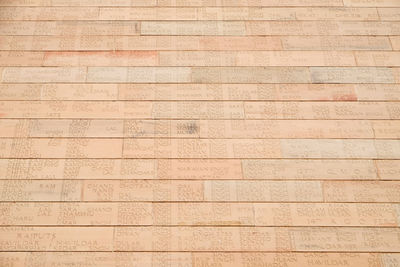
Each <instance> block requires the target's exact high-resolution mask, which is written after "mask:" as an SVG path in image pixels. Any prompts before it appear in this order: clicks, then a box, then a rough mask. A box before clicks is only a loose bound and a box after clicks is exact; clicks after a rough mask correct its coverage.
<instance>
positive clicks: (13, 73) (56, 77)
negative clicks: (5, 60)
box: [2, 67, 86, 83]
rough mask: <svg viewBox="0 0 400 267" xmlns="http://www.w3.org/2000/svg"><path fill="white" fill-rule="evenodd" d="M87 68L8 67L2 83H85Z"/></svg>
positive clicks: (5, 69)
mask: <svg viewBox="0 0 400 267" xmlns="http://www.w3.org/2000/svg"><path fill="white" fill-rule="evenodd" d="M85 79H86V68H79V67H74V68H63V67H60V68H57V67H46V68H41V67H21V68H16V67H7V68H4V70H3V76H2V81H3V82H10V83H21V82H22V83H23V82H28V83H29V82H31V83H37V82H55V83H60V82H85Z"/></svg>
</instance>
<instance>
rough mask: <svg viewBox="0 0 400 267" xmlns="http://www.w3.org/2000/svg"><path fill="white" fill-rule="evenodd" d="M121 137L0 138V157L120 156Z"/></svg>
mask: <svg viewBox="0 0 400 267" xmlns="http://www.w3.org/2000/svg"><path fill="white" fill-rule="evenodd" d="M122 143H123V140H122V139H83V138H82V139H77V138H75V139H59V138H39V139H25V138H24V139H22V138H18V139H10V138H8V139H0V148H1V149H0V158H120V157H121V155H122Z"/></svg>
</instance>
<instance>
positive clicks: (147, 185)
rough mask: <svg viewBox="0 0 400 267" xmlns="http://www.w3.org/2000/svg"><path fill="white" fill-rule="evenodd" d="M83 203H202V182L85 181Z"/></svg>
mask: <svg viewBox="0 0 400 267" xmlns="http://www.w3.org/2000/svg"><path fill="white" fill-rule="evenodd" d="M82 186H83V192H82V196H83V199H82V200H83V201H96V202H97V201H203V200H204V186H203V182H202V181H171V180H168V181H167V180H165V181H163V180H156V181H151V180H126V181H124V180H85V181H83V185H82Z"/></svg>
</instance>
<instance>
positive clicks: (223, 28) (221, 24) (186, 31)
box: [0, 21, 246, 35]
mask: <svg viewBox="0 0 400 267" xmlns="http://www.w3.org/2000/svg"><path fill="white" fill-rule="evenodd" d="M0 25H1V24H0ZM0 33H1V31H0ZM140 33H141V35H245V34H246V26H245V23H244V22H243V21H190V22H188V21H179V22H175V21H143V22H142V23H141V29H140Z"/></svg>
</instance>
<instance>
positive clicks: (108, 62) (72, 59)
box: [28, 51, 158, 67]
mask: <svg viewBox="0 0 400 267" xmlns="http://www.w3.org/2000/svg"><path fill="white" fill-rule="evenodd" d="M32 53H34V52H32ZM28 56H29V55H28ZM41 64H43V66H101V67H104V66H157V65H158V52H156V51H113V52H54V51H51V52H46V53H45V54H44V55H43V63H41ZM39 65H40V64H39Z"/></svg>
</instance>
